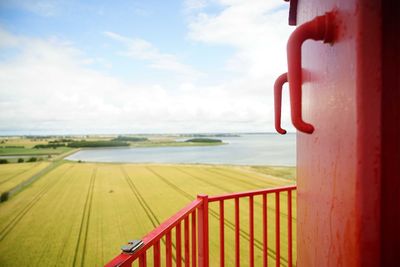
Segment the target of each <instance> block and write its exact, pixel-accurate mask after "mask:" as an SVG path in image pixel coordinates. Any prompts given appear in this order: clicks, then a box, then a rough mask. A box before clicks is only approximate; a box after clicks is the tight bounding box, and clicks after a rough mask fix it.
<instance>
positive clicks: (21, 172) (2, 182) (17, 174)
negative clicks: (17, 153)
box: [0, 163, 40, 185]
mask: <svg viewBox="0 0 400 267" xmlns="http://www.w3.org/2000/svg"><path fill="white" fill-rule="evenodd" d="M39 164H40V163H36V164H35V165H34V166H32V167H31V168H28V169H27V170H23V171H20V172H18V173H16V174H14V175H11V176H10V177H8V178H7V179H5V180H4V181H1V182H0V185H2V184H4V183H6V182H8V181H10V180H11V179H13V178H15V177H17V176H20V175H21V174H24V173H26V172H28V171H30V170H32V169H33V168H35V167H37V166H39Z"/></svg>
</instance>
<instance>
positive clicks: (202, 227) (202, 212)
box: [197, 195, 209, 267]
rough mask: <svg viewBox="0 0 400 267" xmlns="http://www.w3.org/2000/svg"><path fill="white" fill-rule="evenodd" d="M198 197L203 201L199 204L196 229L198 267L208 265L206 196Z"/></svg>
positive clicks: (206, 266)
mask: <svg viewBox="0 0 400 267" xmlns="http://www.w3.org/2000/svg"><path fill="white" fill-rule="evenodd" d="M197 198H198V199H201V200H202V201H203V204H202V205H201V206H199V208H198V211H199V217H198V218H197V221H198V223H197V231H198V236H197V238H198V243H199V250H198V253H199V257H198V261H199V267H208V264H209V262H208V257H209V255H208V254H209V250H208V196H207V195H199V196H197Z"/></svg>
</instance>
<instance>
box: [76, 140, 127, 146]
mask: <svg viewBox="0 0 400 267" xmlns="http://www.w3.org/2000/svg"><path fill="white" fill-rule="evenodd" d="M117 146H129V143H127V142H122V141H113V140H111V141H75V142H71V143H68V147H117Z"/></svg>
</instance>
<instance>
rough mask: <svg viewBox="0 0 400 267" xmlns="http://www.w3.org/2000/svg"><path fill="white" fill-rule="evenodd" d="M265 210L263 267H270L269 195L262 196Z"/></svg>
mask: <svg viewBox="0 0 400 267" xmlns="http://www.w3.org/2000/svg"><path fill="white" fill-rule="evenodd" d="M262 199H263V200H262V201H263V204H262V210H263V267H268V238H267V237H268V219H267V218H268V214H267V213H268V212H267V194H263V195H262Z"/></svg>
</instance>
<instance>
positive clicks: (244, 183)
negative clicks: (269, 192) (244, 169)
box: [204, 169, 264, 190]
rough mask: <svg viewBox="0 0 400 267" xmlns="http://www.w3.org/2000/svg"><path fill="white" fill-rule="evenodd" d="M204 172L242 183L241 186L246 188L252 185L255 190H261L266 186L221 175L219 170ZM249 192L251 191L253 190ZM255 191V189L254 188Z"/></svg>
mask: <svg viewBox="0 0 400 267" xmlns="http://www.w3.org/2000/svg"><path fill="white" fill-rule="evenodd" d="M204 171H206V172H209V173H213V174H214V175H215V174H216V175H219V176H221V177H224V178H226V179H229V180H231V181H232V180H234V181H237V182H239V183H241V184H243V185H245V186H248V185H251V186H254V187H255V188H260V187H263V186H264V185H260V184H256V183H254V182H251V181H247V180H244V179H241V178H238V177H234V176H230V175H227V174H225V173H221V172H220V171H217V170H209V169H204ZM249 190H251V188H250V189H249ZM253 190H254V188H253Z"/></svg>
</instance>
